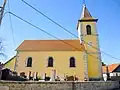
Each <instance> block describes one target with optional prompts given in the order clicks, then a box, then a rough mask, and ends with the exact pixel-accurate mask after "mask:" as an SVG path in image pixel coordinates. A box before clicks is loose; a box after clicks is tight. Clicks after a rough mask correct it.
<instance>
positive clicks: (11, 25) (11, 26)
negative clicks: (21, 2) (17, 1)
mask: <svg viewBox="0 0 120 90" xmlns="http://www.w3.org/2000/svg"><path fill="white" fill-rule="evenodd" d="M8 11H9V12H10V4H9V0H8ZM9 20H10V28H11V32H12V37H13V42H14V46H16V42H15V37H14V30H13V24H12V18H11V15H10V14H9Z"/></svg>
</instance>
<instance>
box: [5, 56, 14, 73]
mask: <svg viewBox="0 0 120 90" xmlns="http://www.w3.org/2000/svg"><path fill="white" fill-rule="evenodd" d="M15 61H16V56H14V57H13V58H11V59H10V60H9V61H8V62H6V63H5V64H4V67H5V68H9V69H11V70H12V71H14V68H15Z"/></svg>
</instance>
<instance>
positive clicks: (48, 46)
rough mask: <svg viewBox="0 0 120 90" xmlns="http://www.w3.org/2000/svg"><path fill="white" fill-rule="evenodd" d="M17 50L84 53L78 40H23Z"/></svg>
mask: <svg viewBox="0 0 120 90" xmlns="http://www.w3.org/2000/svg"><path fill="white" fill-rule="evenodd" d="M68 44H69V45H68ZM17 50H23V51H26V50H27V51H84V50H85V48H84V45H83V44H80V41H79V40H62V41H60V40H25V41H24V42H23V43H22V44H21V45H20V46H19V47H18V48H17Z"/></svg>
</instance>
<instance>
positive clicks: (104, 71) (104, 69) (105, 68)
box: [102, 64, 120, 73]
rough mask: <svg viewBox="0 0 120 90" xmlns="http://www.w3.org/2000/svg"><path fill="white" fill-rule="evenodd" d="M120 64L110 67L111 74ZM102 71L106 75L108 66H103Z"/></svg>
mask: <svg viewBox="0 0 120 90" xmlns="http://www.w3.org/2000/svg"><path fill="white" fill-rule="evenodd" d="M119 65H120V64H111V65H108V71H109V72H113V71H114V70H115V69H116V68H117V67H118V66H119ZM102 70H103V73H106V72H107V67H106V66H102Z"/></svg>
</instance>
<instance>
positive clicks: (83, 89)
mask: <svg viewBox="0 0 120 90" xmlns="http://www.w3.org/2000/svg"><path fill="white" fill-rule="evenodd" d="M117 87H119V82H117V81H116V82H114V81H108V82H103V81H92V82H13V81H11V82H10V81H0V90H111V89H114V88H117Z"/></svg>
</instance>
